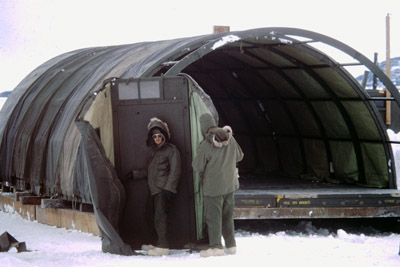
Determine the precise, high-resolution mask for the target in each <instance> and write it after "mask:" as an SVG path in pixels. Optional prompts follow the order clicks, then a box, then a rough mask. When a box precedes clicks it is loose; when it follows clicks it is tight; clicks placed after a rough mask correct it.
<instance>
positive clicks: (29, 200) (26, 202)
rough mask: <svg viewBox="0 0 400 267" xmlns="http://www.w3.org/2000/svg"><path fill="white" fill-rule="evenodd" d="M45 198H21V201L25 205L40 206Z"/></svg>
mask: <svg viewBox="0 0 400 267" xmlns="http://www.w3.org/2000/svg"><path fill="white" fill-rule="evenodd" d="M43 198H44V197H40V196H20V197H19V201H20V202H21V204H23V205H40V204H41V203H42V199H43Z"/></svg>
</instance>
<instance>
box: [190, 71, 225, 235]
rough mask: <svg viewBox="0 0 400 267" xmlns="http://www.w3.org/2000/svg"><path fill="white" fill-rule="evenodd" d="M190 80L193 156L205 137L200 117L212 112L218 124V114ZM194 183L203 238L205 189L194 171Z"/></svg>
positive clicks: (209, 100) (197, 231)
mask: <svg viewBox="0 0 400 267" xmlns="http://www.w3.org/2000/svg"><path fill="white" fill-rule="evenodd" d="M188 82H189V101H190V129H191V130H190V131H191V145H192V157H194V156H195V155H196V152H197V147H198V145H199V143H200V141H201V140H202V139H203V136H202V134H201V128H200V122H199V118H200V116H201V115H202V114H204V113H210V114H212V115H213V116H214V119H215V121H216V123H217V124H218V114H217V112H216V109H215V107H214V104H213V103H212V100H211V98H210V97H209V96H208V95H207V94H206V93H205V92H204V91H203V90H202V89H201V87H200V86H199V85H198V84H197V83H196V82H195V81H194V80H193V79H192V78H191V77H189V76H188ZM193 179H194V181H193V184H194V204H195V213H196V214H195V216H196V235H197V239H201V238H203V237H204V234H205V226H206V225H205V217H204V211H203V190H202V186H201V182H200V175H199V174H198V173H193Z"/></svg>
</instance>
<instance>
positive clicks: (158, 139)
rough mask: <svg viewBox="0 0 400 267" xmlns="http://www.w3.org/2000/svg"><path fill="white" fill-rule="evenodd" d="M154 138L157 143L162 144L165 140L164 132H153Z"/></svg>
mask: <svg viewBox="0 0 400 267" xmlns="http://www.w3.org/2000/svg"><path fill="white" fill-rule="evenodd" d="M153 140H154V143H156V145H159V144H161V143H162V141H163V136H162V134H159V133H156V134H153Z"/></svg>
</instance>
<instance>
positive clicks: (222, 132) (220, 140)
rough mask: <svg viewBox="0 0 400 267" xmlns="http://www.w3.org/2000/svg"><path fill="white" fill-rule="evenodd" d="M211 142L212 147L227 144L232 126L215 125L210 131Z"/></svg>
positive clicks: (230, 136)
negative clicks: (220, 126)
mask: <svg viewBox="0 0 400 267" xmlns="http://www.w3.org/2000/svg"><path fill="white" fill-rule="evenodd" d="M210 134H211V144H212V145H213V146H214V147H223V146H227V145H228V144H229V141H230V140H231V138H232V134H233V132H232V128H231V127H230V126H229V125H225V126H224V127H222V128H219V127H215V128H213V129H212V130H211V131H210Z"/></svg>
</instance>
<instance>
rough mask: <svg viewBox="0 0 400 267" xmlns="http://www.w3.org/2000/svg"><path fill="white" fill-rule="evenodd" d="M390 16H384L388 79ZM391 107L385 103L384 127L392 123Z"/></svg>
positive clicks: (388, 103)
mask: <svg viewBox="0 0 400 267" xmlns="http://www.w3.org/2000/svg"><path fill="white" fill-rule="evenodd" d="M390 65H391V64H390V14H389V13H388V14H387V15H386V75H387V76H388V78H389V79H390V80H391V78H390ZM386 97H390V92H389V90H388V89H387V88H386ZM390 110H391V106H390V100H388V101H386V125H390V124H391V123H392V120H391V116H390V115H391V112H390Z"/></svg>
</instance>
